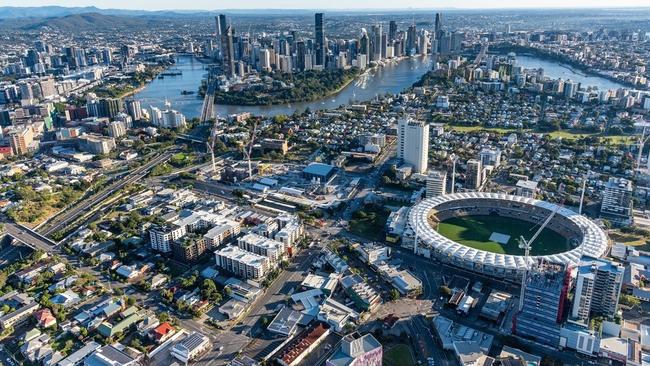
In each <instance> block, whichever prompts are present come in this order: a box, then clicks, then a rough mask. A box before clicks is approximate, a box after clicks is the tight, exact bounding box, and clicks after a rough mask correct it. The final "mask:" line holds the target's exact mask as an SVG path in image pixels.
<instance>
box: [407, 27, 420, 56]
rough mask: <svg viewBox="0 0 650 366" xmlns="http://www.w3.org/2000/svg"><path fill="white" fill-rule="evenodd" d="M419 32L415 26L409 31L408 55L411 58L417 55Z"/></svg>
mask: <svg viewBox="0 0 650 366" xmlns="http://www.w3.org/2000/svg"><path fill="white" fill-rule="evenodd" d="M416 32H417V30H416V28H415V24H413V25H411V26H409V29H408V31H407V33H406V54H407V55H409V56H413V55H415V54H416V52H417V51H416V47H417V37H418V36H417V33H416Z"/></svg>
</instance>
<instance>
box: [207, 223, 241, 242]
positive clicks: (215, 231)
mask: <svg viewBox="0 0 650 366" xmlns="http://www.w3.org/2000/svg"><path fill="white" fill-rule="evenodd" d="M240 232H241V225H240V224H239V223H238V222H237V221H233V220H224V221H221V222H218V223H217V224H216V225H215V226H214V227H213V228H212V229H210V230H208V232H207V233H205V235H203V239H205V244H206V245H207V246H208V248H216V247H218V246H220V245H221V244H223V243H225V242H226V241H228V239H230V238H232V237H235V236H237V235H239V233H240Z"/></svg>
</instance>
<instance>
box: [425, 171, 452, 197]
mask: <svg viewBox="0 0 650 366" xmlns="http://www.w3.org/2000/svg"><path fill="white" fill-rule="evenodd" d="M426 187H427V188H426V189H427V198H431V197H437V196H442V195H444V194H445V193H447V172H446V171H444V170H443V171H440V170H433V171H430V172H429V175H427V186H426Z"/></svg>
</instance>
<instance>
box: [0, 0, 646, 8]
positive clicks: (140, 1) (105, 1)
mask: <svg viewBox="0 0 650 366" xmlns="http://www.w3.org/2000/svg"><path fill="white" fill-rule="evenodd" d="M18 4H20V5H18ZM223 4H228V5H227V6H224V5H223ZM0 5H11V6H43V5H59V6H96V7H99V8H111V9H138V10H222V9H224V8H225V9H395V8H396V7H399V8H400V9H404V10H408V9H409V8H414V9H451V8H458V9H485V8H606V7H649V6H650V2H648V0H572V1H566V0H524V1H522V0H497V1H485V0H455V1H431V0H406V1H395V0H354V1H349V0H328V1H324V0H238V1H232V2H230V1H227V0H192V1H188V2H183V1H178V0H55V1H52V0H50V1H48V0H20V1H17V2H13V1H7V2H6V3H5V0H0Z"/></svg>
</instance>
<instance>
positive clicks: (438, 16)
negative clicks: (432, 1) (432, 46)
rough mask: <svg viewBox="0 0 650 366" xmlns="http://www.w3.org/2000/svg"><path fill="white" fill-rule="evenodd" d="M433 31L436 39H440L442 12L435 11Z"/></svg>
mask: <svg viewBox="0 0 650 366" xmlns="http://www.w3.org/2000/svg"><path fill="white" fill-rule="evenodd" d="M435 32H436V39H440V36H441V34H442V13H436V23H435Z"/></svg>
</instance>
